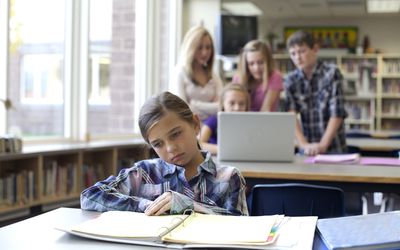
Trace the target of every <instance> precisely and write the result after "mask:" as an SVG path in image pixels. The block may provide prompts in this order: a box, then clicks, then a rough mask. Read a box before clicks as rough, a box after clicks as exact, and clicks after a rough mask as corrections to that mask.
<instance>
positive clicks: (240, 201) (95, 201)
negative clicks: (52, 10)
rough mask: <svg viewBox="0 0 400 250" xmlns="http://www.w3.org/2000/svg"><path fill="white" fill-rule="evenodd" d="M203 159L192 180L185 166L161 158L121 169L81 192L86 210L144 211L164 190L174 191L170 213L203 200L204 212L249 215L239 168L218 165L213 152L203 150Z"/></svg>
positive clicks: (179, 211)
mask: <svg viewBox="0 0 400 250" xmlns="http://www.w3.org/2000/svg"><path fill="white" fill-rule="evenodd" d="M202 154H203V155H204V156H205V160H204V162H203V163H202V164H201V165H200V166H198V168H197V171H198V174H197V175H196V176H194V177H193V178H192V179H191V180H189V181H187V180H186V178H185V171H184V170H185V169H184V168H182V167H180V166H176V165H173V164H169V163H167V162H165V161H163V160H161V159H150V160H144V161H140V162H137V163H135V165H134V166H133V167H131V168H127V169H122V170H121V171H120V173H119V174H118V176H117V177H115V176H110V177H108V178H107V179H106V180H104V181H101V182H98V183H96V184H95V185H94V186H92V187H89V188H87V189H86V190H84V191H83V192H82V193H81V208H82V209H85V210H96V211H101V212H103V211H108V210H125V211H136V212H144V211H145V209H146V208H147V206H149V205H150V204H151V203H152V201H154V200H155V199H156V198H157V197H158V196H160V195H161V194H163V193H164V192H168V191H169V192H171V194H172V204H171V209H170V213H171V214H180V213H183V212H184V211H185V210H186V209H193V208H194V203H197V204H200V205H201V208H202V211H201V212H203V213H212V214H231V215H248V211H247V204H246V196H245V180H244V178H243V176H242V175H241V174H240V172H239V170H237V169H236V168H234V167H230V166H216V164H215V163H214V162H213V160H212V159H211V154H210V153H206V152H202Z"/></svg>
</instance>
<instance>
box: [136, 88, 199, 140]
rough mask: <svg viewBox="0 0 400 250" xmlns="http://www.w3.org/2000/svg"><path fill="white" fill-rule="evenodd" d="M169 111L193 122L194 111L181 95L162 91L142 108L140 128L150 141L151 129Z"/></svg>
mask: <svg viewBox="0 0 400 250" xmlns="http://www.w3.org/2000/svg"><path fill="white" fill-rule="evenodd" d="M168 112H174V113H175V114H177V115H178V117H179V118H181V119H182V120H184V121H186V122H188V123H190V124H193V123H194V119H193V112H192V110H190V108H189V106H188V104H187V103H186V102H185V101H184V100H182V99H181V98H180V97H178V96H176V95H174V94H171V93H170V92H167V91H166V92H162V93H161V94H159V95H156V96H153V97H151V98H149V99H148V100H147V101H146V102H145V103H144V104H143V106H142V108H141V109H140V114H139V128H140V133H141V134H142V136H143V139H144V140H145V141H146V142H147V143H148V142H149V138H148V132H149V130H150V129H151V128H152V127H153V126H154V125H155V124H156V123H157V122H158V121H160V120H161V118H163V117H164V116H165V115H166V114H167V113H168Z"/></svg>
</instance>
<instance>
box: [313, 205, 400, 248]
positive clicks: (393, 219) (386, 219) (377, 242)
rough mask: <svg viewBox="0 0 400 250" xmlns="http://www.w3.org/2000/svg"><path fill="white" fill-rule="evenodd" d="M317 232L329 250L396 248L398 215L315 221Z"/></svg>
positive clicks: (398, 243)
mask: <svg viewBox="0 0 400 250" xmlns="http://www.w3.org/2000/svg"><path fill="white" fill-rule="evenodd" d="M317 233H318V234H319V236H320V237H321V239H322V242H323V243H324V244H325V246H326V248H328V249H329V250H339V249H340V250H344V249H352V250H353V249H354V250H355V249H360V250H361V249H362V250H366V249H399V248H400V212H399V211H394V212H386V213H376V214H367V215H357V216H346V217H339V218H329V219H319V220H318V223H317Z"/></svg>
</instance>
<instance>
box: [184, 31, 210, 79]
mask: <svg viewBox="0 0 400 250" xmlns="http://www.w3.org/2000/svg"><path fill="white" fill-rule="evenodd" d="M205 36H208V37H209V38H210V41H211V56H210V59H209V60H208V62H207V65H205V68H206V70H207V74H208V77H209V78H211V76H212V69H213V64H214V54H215V49H214V43H213V39H212V37H211V35H210V33H209V32H208V31H207V30H206V29H205V28H204V27H201V26H195V27H192V28H191V29H190V30H189V31H188V32H187V33H186V35H185V37H184V38H183V42H182V46H181V50H180V56H179V62H180V64H181V65H182V66H183V68H184V70H185V71H186V74H188V76H189V77H190V78H191V79H193V61H194V56H195V54H196V51H197V49H198V47H199V46H200V43H201V40H202V39H203V37H205Z"/></svg>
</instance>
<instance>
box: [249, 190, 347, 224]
mask: <svg viewBox="0 0 400 250" xmlns="http://www.w3.org/2000/svg"><path fill="white" fill-rule="evenodd" d="M251 195H252V198H251V208H250V215H253V216H256V215H273V214H284V215H287V216H318V218H330V217H340V216H344V215H345V212H344V193H343V190H342V189H340V188H336V187H328V186H319V185H310V184H303V183H285V184H259V185H255V186H254V187H253V189H252V194H251Z"/></svg>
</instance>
